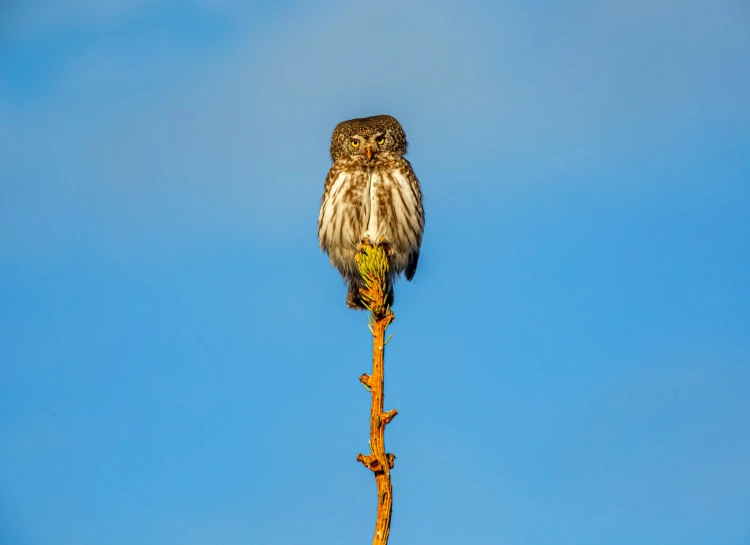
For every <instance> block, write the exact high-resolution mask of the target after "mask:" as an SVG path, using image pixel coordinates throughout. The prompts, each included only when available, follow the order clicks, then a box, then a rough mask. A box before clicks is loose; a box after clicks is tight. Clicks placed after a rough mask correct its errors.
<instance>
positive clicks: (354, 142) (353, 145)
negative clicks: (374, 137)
mask: <svg viewBox="0 0 750 545" xmlns="http://www.w3.org/2000/svg"><path fill="white" fill-rule="evenodd" d="M349 143H350V144H351V145H352V147H353V148H358V147H359V140H354V139H352V141H351V142H349Z"/></svg>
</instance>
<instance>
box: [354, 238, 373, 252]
mask: <svg viewBox="0 0 750 545" xmlns="http://www.w3.org/2000/svg"><path fill="white" fill-rule="evenodd" d="M372 245H373V244H372V242H370V237H365V238H363V239H362V241H361V242H360V243H359V244H357V252H358V253H362V254H363V253H365V248H367V247H368V246H372Z"/></svg>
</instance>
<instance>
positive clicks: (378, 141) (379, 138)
mask: <svg viewBox="0 0 750 545" xmlns="http://www.w3.org/2000/svg"><path fill="white" fill-rule="evenodd" d="M375 142H377V143H378V146H382V145H383V144H385V136H378V137H377V138H376V139H375Z"/></svg>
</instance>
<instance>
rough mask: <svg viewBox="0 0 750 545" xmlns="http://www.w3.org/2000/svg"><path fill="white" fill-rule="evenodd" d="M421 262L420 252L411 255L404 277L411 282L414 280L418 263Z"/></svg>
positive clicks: (407, 261)
mask: <svg viewBox="0 0 750 545" xmlns="http://www.w3.org/2000/svg"><path fill="white" fill-rule="evenodd" d="M418 261H419V250H417V251H416V252H412V253H410V254H409V257H408V258H407V260H406V269H404V277H405V278H406V279H407V280H409V281H411V279H412V278H414V273H415V272H417V262H418Z"/></svg>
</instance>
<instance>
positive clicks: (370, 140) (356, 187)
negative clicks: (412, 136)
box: [318, 115, 424, 308]
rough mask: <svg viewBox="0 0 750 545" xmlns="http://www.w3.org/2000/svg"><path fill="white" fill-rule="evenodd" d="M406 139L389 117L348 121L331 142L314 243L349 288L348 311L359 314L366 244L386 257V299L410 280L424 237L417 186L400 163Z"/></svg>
mask: <svg viewBox="0 0 750 545" xmlns="http://www.w3.org/2000/svg"><path fill="white" fill-rule="evenodd" d="M406 147H407V143H406V135H405V134H404V130H403V128H402V127H401V125H400V124H399V122H398V121H397V120H396V119H395V118H393V117H391V116H389V115H376V116H373V117H365V118H361V119H351V120H349V121H343V122H341V123H339V124H338V125H336V128H335V129H334V131H333V136H332V137H331V159H333V166H332V167H331V170H330V171H329V172H328V178H327V179H326V183H325V191H324V193H323V199H322V204H321V207H320V215H319V216H318V240H319V242H320V247H321V248H322V249H323V250H324V251H325V252H326V253H327V254H328V257H329V259H330V261H331V264H332V265H333V266H334V267H336V268H337V269H338V270H339V272H340V273H341V274H342V276H343V277H344V279H345V280H346V281H347V283H348V285H349V293H348V295H347V299H346V302H347V305H348V306H349V307H350V308H363V305H362V301H361V299H360V296H359V288H360V287H362V285H361V278H360V276H359V272H358V270H357V263H356V261H355V256H356V252H357V247H358V246H359V244H360V243H362V242H363V241H365V240H369V241H370V242H372V243H374V244H385V245H386V246H387V247H388V249H389V252H390V255H389V265H390V267H389V269H390V272H391V275H390V278H389V283H388V284H389V292H390V295H389V299H390V302H391V304H392V303H393V280H394V279H395V277H396V276H397V275H399V274H401V273H403V274H404V276H405V277H406V279H407V280H411V279H412V278H413V277H414V273H415V271H416V269H417V262H418V260H419V249H420V246H421V244H422V233H423V231H424V208H423V206H422V191H421V188H420V186H419V180H418V179H417V176H416V175H415V174H414V171H413V170H412V168H411V164H409V161H407V160H406V159H405V158H404V154H405V153H406Z"/></svg>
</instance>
